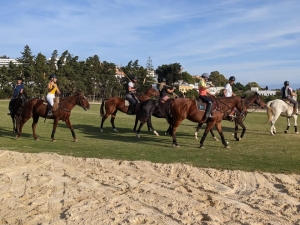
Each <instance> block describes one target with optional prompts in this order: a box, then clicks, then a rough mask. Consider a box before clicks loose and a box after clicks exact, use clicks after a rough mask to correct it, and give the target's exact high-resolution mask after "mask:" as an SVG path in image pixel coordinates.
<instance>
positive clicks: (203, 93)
mask: <svg viewBox="0 0 300 225" xmlns="http://www.w3.org/2000/svg"><path fill="white" fill-rule="evenodd" d="M208 79H209V74H208V73H203V74H202V76H201V78H200V82H199V98H200V99H201V100H202V101H203V102H205V103H206V104H207V105H206V111H205V119H207V118H213V116H212V115H211V108H212V104H213V103H212V100H211V99H210V98H209V97H208V96H207V94H208V95H210V96H215V95H213V94H212V93H211V92H210V91H209V88H210V87H213V86H214V85H213V84H211V83H209V84H208V83H207V81H208Z"/></svg>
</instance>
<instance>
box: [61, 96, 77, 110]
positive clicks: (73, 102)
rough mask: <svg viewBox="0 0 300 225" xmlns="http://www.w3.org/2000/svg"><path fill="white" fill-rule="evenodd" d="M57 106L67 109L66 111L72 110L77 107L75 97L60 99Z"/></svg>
mask: <svg viewBox="0 0 300 225" xmlns="http://www.w3.org/2000/svg"><path fill="white" fill-rule="evenodd" d="M59 105H60V106H61V107H64V108H68V109H70V110H72V109H73V108H74V107H75V106H76V105H77V103H76V97H75V96H72V97H67V98H64V99H60V101H59ZM66 106H68V107H66Z"/></svg>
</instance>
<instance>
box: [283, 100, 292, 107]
mask: <svg viewBox="0 0 300 225" xmlns="http://www.w3.org/2000/svg"><path fill="white" fill-rule="evenodd" d="M282 101H284V102H285V103H286V104H288V105H290V106H294V104H293V103H291V102H290V101H289V100H288V99H286V98H284V99H282Z"/></svg>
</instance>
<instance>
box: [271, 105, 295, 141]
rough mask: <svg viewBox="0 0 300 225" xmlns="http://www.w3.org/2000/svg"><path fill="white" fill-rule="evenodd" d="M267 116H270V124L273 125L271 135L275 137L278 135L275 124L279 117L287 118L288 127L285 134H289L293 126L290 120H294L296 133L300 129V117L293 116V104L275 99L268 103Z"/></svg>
mask: <svg viewBox="0 0 300 225" xmlns="http://www.w3.org/2000/svg"><path fill="white" fill-rule="evenodd" d="M267 115H268V122H270V123H271V129H270V133H271V134H272V135H273V136H274V135H275V134H276V128H275V123H276V121H277V119H278V118H279V116H282V117H286V118H287V127H286V129H285V131H284V133H285V134H287V133H288V130H289V128H290V126H291V124H290V118H291V117H293V119H294V128H295V133H296V134H299V133H298V128H297V118H298V115H296V114H293V104H292V103H289V102H288V103H287V102H285V101H283V100H281V99H275V100H273V101H269V102H268V103H267Z"/></svg>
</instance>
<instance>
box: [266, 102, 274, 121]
mask: <svg viewBox="0 0 300 225" xmlns="http://www.w3.org/2000/svg"><path fill="white" fill-rule="evenodd" d="M272 105H273V101H269V102H268V103H267V114H268V122H270V121H271V120H272V116H273V112H272Z"/></svg>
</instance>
